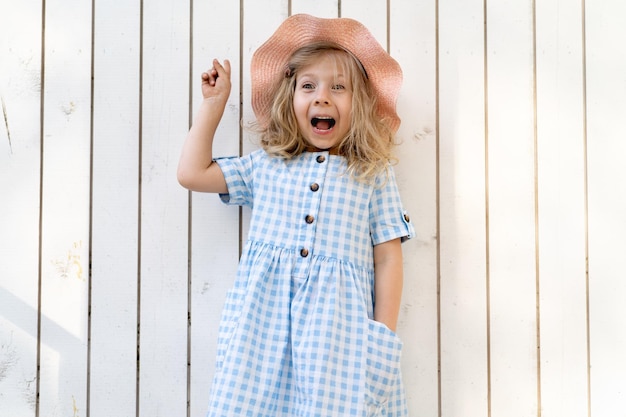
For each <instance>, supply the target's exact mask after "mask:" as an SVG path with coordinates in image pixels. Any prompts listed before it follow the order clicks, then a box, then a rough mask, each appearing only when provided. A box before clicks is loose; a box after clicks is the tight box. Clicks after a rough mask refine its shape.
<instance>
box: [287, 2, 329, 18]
mask: <svg viewBox="0 0 626 417" xmlns="http://www.w3.org/2000/svg"><path fill="white" fill-rule="evenodd" d="M298 13H306V14H310V15H313V16H317V17H326V18H333V17H337V16H338V14H339V0H319V1H310V0H291V14H292V15H293V14H298Z"/></svg>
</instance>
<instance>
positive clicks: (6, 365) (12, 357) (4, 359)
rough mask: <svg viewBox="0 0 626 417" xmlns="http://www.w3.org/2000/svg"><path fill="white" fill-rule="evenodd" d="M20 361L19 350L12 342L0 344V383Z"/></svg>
mask: <svg viewBox="0 0 626 417" xmlns="http://www.w3.org/2000/svg"><path fill="white" fill-rule="evenodd" d="M18 361H19V358H18V355H17V350H16V349H15V347H13V343H12V342H8V343H4V342H2V343H1V344H0V382H1V381H2V380H3V379H5V378H6V377H7V375H8V374H9V372H10V371H11V369H13V368H14V367H15V365H17V363H18Z"/></svg>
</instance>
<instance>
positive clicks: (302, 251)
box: [300, 248, 309, 258]
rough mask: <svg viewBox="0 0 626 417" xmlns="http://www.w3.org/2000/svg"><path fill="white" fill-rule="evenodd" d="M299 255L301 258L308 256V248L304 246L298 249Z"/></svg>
mask: <svg viewBox="0 0 626 417" xmlns="http://www.w3.org/2000/svg"><path fill="white" fill-rule="evenodd" d="M300 256H302V257H303V258H306V257H307V256H309V250H308V249H306V248H302V249H300Z"/></svg>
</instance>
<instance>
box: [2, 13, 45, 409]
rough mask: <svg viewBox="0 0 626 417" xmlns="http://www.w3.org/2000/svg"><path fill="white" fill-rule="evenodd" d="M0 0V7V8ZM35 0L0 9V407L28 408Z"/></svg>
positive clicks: (36, 94) (37, 62) (34, 208)
mask: <svg viewBox="0 0 626 417" xmlns="http://www.w3.org/2000/svg"><path fill="white" fill-rule="evenodd" d="M4 6H5V5H4V4H3V6H0V8H2V9H5V7H4ZM38 33H39V34H41V3H40V2H39V1H25V2H20V3H16V4H12V5H11V13H2V14H0V102H1V103H0V108H1V109H2V113H0V114H1V116H0V195H2V197H1V198H2V203H0V265H2V266H1V267H0V268H1V270H2V271H1V272H0V306H2V307H0V415H3V416H5V415H6V416H18V415H19V416H33V417H34V416H35V408H34V405H35V401H36V372H37V298H38V295H37V292H38V291H37V286H38V275H39V272H38V269H39V268H38V265H39V185H40V181H39V174H40V170H39V158H40V132H39V128H40V123H39V117H38V115H39V108H40V86H41V77H40V69H41V39H40V36H37V34H38Z"/></svg>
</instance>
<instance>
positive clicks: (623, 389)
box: [586, 0, 626, 416]
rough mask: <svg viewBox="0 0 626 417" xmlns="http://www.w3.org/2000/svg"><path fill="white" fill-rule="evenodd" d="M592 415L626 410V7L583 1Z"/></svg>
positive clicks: (614, 0) (604, 414) (614, 1)
mask: <svg viewBox="0 0 626 417" xmlns="http://www.w3.org/2000/svg"><path fill="white" fill-rule="evenodd" d="M586 4H587V6H586V7H587V8H586V46H587V56H586V58H587V59H586V63H587V128H588V137H587V145H588V154H587V157H588V187H589V188H588V199H589V201H588V203H589V309H590V313H589V314H590V316H589V327H590V335H591V347H590V353H591V358H590V359H591V363H590V366H591V370H590V375H591V415H592V416H609V415H619V414H623V410H626V379H625V378H624V375H626V358H625V357H624V355H623V353H622V352H624V350H626V328H625V327H624V322H623V317H624V316H625V315H626V304H625V303H624V299H625V298H626V282H625V281H624V271H625V270H626V258H625V257H624V253H626V240H625V239H624V236H625V235H626V218H625V217H624V213H625V212H626V199H625V197H624V196H626V188H625V185H624V178H626V167H625V165H624V155H626V142H625V141H624V137H625V136H626V120H625V119H624V114H625V113H626V79H625V78H624V74H626V51H625V50H624V48H621V47H617V46H616V42H619V41H617V40H618V39H620V40H621V39H626V8H625V4H624V3H623V2H621V1H616V0H613V1H605V2H586Z"/></svg>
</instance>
